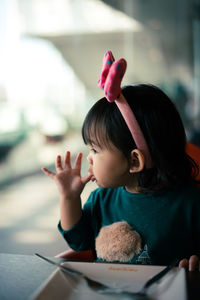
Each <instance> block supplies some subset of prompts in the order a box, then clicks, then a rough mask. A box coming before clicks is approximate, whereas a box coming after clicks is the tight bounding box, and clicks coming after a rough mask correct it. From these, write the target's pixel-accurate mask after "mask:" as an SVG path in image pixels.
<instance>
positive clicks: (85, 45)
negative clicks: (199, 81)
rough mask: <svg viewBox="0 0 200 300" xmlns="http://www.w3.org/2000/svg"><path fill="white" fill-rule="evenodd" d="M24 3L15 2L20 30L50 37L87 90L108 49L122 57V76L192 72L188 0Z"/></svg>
mask: <svg viewBox="0 0 200 300" xmlns="http://www.w3.org/2000/svg"><path fill="white" fill-rule="evenodd" d="M198 1H199V0H198ZM28 3H29V5H28V4H27V2H26V5H25V1H20V2H19V4H20V8H21V11H22V14H23V16H24V32H25V33H26V34H28V35H31V36H34V37H37V38H42V39H46V40H48V41H51V42H52V43H53V44H54V45H55V46H56V48H57V49H59V51H60V52H61V53H62V55H63V57H64V59H65V60H66V61H67V62H68V64H69V65H71V66H72V68H73V70H74V71H75V73H76V75H77V76H78V78H79V79H80V80H81V81H82V82H83V83H84V84H85V86H86V88H88V89H89V90H90V91H95V90H96V80H97V77H98V74H99V72H100V69H101V63H102V58H103V54H104V53H105V51H106V50H108V49H110V50H112V51H113V53H114V55H115V56H116V58H119V57H121V56H123V57H125V58H126V59H127V61H128V69H127V72H126V77H125V81H128V82H130V81H132V82H133V81H134V82H135V81H141V80H142V81H148V82H152V83H154V82H158V81H159V80H160V81H162V80H166V79H169V78H171V79H174V78H179V79H180V80H183V81H188V80H190V79H191V77H192V73H193V27H192V24H193V23H192V22H193V12H194V7H193V2H191V1H189V0H168V1H159V0H151V1H148V0H124V1H120V0H112V1H100V0H79V1H78V0H74V1H72V0H71V1H70V0H68V1H66V0H65V1H64V0H63V1H62V0H59V1H58V0H57V1H56V0H55V1H53V0H52V1H50V2H49V3H48V6H46V7H45V3H46V4H47V2H46V1H33V0H30V1H28ZM95 8H97V9H96V10H95ZM95 12H96V15H95ZM47 17H48V18H47ZM69 19H70V20H69ZM30 20H31V22H30ZM68 21H73V22H71V23H73V24H74V26H71V25H70V24H71V23H70V22H68ZM41 24H43V25H41ZM83 24H84V26H83Z"/></svg>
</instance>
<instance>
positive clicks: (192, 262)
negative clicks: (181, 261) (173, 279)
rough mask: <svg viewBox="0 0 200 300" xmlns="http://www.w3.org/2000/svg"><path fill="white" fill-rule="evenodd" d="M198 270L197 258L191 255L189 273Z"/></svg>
mask: <svg viewBox="0 0 200 300" xmlns="http://www.w3.org/2000/svg"><path fill="white" fill-rule="evenodd" d="M196 269H199V258H198V256H197V255H192V256H191V257H190V259H189V271H194V270H196Z"/></svg>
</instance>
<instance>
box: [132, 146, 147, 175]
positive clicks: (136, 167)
mask: <svg viewBox="0 0 200 300" xmlns="http://www.w3.org/2000/svg"><path fill="white" fill-rule="evenodd" d="M144 165H145V158H144V155H143V153H142V152H141V151H140V150H138V149H134V150H132V151H131V158H130V169H129V172H130V173H138V172H141V171H142V170H143V169H144Z"/></svg>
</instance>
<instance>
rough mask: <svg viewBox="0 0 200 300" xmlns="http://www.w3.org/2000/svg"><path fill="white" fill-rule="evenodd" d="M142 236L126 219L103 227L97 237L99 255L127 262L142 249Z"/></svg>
mask: <svg viewBox="0 0 200 300" xmlns="http://www.w3.org/2000/svg"><path fill="white" fill-rule="evenodd" d="M141 244H142V241H141V237H140V235H139V233H137V232H136V231H134V230H133V229H132V227H131V226H130V225H129V224H128V223H127V222H125V221H122V222H116V223H113V224H111V225H108V226H104V227H102V228H101V230H100V232H99V234H98V236H97V238H96V252H97V256H98V257H99V258H101V259H103V260H105V261H109V262H112V261H120V262H127V261H129V260H131V259H132V258H133V257H134V256H135V254H137V253H139V252H140V251H141Z"/></svg>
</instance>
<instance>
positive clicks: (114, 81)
mask: <svg viewBox="0 0 200 300" xmlns="http://www.w3.org/2000/svg"><path fill="white" fill-rule="evenodd" d="M114 61H115V59H114V57H113V54H112V52H111V51H107V52H106V54H105V55H104V59H103V68H102V72H101V74H100V77H99V80H98V87H99V88H101V89H103V90H104V93H105V96H106V98H107V100H108V101H109V102H113V101H115V103H116V104H117V106H118V108H119V110H120V112H121V114H122V116H123V118H124V120H125V122H126V124H127V126H128V128H129V130H130V132H131V134H132V137H133V139H134V141H135V143H136V146H137V148H138V149H139V150H141V152H142V153H143V155H144V157H145V166H146V168H147V169H148V168H151V167H152V159H151V155H150V153H149V148H148V146H147V143H146V140H145V138H144V135H143V133H142V130H141V128H140V126H139V124H138V122H137V120H136V118H135V115H134V113H133V111H132V110H131V108H130V106H129V104H128V102H127V101H126V99H125V98H124V96H123V94H122V93H121V87H120V85H121V81H122V78H123V76H124V74H125V71H126V66H127V63H126V61H125V59H123V58H120V59H119V60H118V61H116V62H114Z"/></svg>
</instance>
